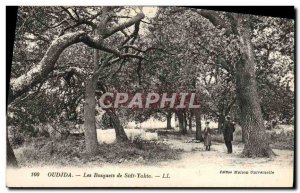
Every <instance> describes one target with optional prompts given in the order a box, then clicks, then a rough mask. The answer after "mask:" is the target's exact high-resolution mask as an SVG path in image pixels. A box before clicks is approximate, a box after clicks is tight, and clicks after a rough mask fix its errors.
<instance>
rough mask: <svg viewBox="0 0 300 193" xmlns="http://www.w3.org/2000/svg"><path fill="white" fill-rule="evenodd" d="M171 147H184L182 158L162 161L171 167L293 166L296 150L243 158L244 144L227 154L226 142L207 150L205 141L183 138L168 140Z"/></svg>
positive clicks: (234, 146)
mask: <svg viewBox="0 0 300 193" xmlns="http://www.w3.org/2000/svg"><path fill="white" fill-rule="evenodd" d="M167 143H168V144H170V146H171V147H173V148H176V149H183V150H184V153H183V154H182V156H181V159H179V160H174V161H168V162H162V163H161V164H160V165H161V166H166V167H170V165H172V166H173V167H185V166H189V167H191V166H199V165H211V166H214V165H218V166H238V165H243V166H249V167H250V166H257V165H259V166H270V165H272V166H279V167H292V166H293V159H294V152H293V151H290V150H278V149H273V151H274V152H275V153H276V154H277V156H275V157H272V158H257V159H252V158H242V157H241V156H240V155H241V152H242V150H243V144H238V145H233V153H232V154H227V149H226V146H225V144H222V143H215V142H213V143H212V146H211V151H205V147H204V146H203V143H186V142H185V141H182V140H176V139H171V140H169V141H168V142H167Z"/></svg>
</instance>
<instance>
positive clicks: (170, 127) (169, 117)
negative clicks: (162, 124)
mask: <svg viewBox="0 0 300 193" xmlns="http://www.w3.org/2000/svg"><path fill="white" fill-rule="evenodd" d="M171 120H172V113H171V112H170V111H168V114H167V130H171V129H172V126H171Z"/></svg>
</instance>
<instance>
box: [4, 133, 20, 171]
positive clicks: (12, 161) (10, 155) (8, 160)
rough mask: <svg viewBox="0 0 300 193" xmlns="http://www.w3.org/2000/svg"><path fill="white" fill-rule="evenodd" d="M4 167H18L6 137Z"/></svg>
mask: <svg viewBox="0 0 300 193" xmlns="http://www.w3.org/2000/svg"><path fill="white" fill-rule="evenodd" d="M6 154H7V156H6V165H7V166H8V167H18V162H17V159H16V156H15V154H14V151H13V149H12V147H11V145H10V143H9V140H8V137H6Z"/></svg>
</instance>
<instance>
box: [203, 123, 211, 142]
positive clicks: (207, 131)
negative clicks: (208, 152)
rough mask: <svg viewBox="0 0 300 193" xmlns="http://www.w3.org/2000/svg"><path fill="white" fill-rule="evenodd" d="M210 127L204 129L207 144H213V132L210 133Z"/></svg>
mask: <svg viewBox="0 0 300 193" xmlns="http://www.w3.org/2000/svg"><path fill="white" fill-rule="evenodd" d="M210 132H211V131H210V128H209V127H205V128H204V130H203V133H204V145H205V146H210V145H211V134H210Z"/></svg>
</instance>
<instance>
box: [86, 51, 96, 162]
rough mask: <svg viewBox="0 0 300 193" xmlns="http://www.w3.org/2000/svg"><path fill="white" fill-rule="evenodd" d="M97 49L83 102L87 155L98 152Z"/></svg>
mask: <svg viewBox="0 0 300 193" xmlns="http://www.w3.org/2000/svg"><path fill="white" fill-rule="evenodd" d="M98 62H99V51H98V50H94V72H93V75H92V77H91V78H90V79H89V80H88V81H87V83H86V88H85V104H84V135H85V148H86V152H87V154H88V155H89V156H93V155H96V154H97V153H98V140H97V131H96V120H95V107H96V100H95V97H96V86H97V80H98V78H97V77H98V76H97V74H95V72H96V71H97V68H98Z"/></svg>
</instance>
